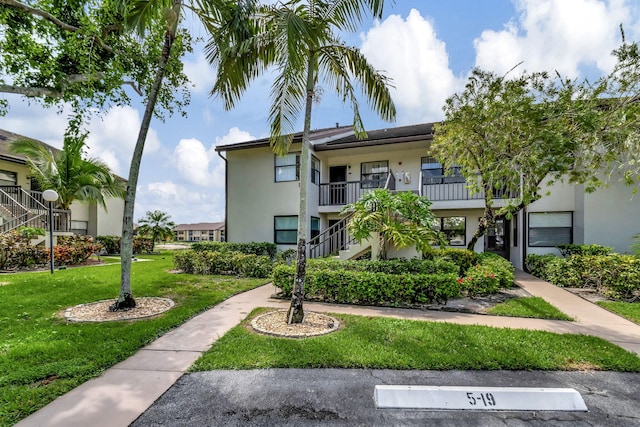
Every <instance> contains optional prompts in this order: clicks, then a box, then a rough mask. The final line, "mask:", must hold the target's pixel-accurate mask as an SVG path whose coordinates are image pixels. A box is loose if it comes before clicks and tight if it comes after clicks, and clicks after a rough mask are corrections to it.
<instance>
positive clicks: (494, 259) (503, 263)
mask: <svg viewBox="0 0 640 427" xmlns="http://www.w3.org/2000/svg"><path fill="white" fill-rule="evenodd" d="M478 261H479V263H480V264H481V265H483V266H485V267H488V268H489V269H490V270H491V272H492V273H493V274H495V276H496V277H497V278H498V281H499V282H500V288H505V289H506V288H510V287H512V286H513V285H514V281H515V276H514V274H513V271H514V268H513V264H511V262H510V261H507V260H506V259H504V258H502V257H501V256H500V255H498V254H494V253H492V252H484V253H481V254H478Z"/></svg>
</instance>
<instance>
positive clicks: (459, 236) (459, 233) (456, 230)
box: [436, 216, 467, 246]
mask: <svg viewBox="0 0 640 427" xmlns="http://www.w3.org/2000/svg"><path fill="white" fill-rule="evenodd" d="M436 229H437V230H439V231H440V232H441V233H442V234H444V236H445V239H446V241H447V244H448V245H449V246H465V245H466V244H467V218H466V217H464V216H447V217H442V218H438V222H437V223H436Z"/></svg>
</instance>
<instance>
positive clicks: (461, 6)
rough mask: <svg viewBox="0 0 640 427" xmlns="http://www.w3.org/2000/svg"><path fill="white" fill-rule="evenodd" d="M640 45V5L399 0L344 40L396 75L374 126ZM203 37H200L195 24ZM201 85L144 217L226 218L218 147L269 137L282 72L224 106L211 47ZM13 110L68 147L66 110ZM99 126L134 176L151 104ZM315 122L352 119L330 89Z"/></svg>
mask: <svg viewBox="0 0 640 427" xmlns="http://www.w3.org/2000/svg"><path fill="white" fill-rule="evenodd" d="M620 24H623V25H624V28H625V32H626V35H627V38H628V39H629V40H640V3H639V2H638V1H637V0H606V1H605V0H483V1H478V0H448V1H436V0H425V1H422V0H419V1H409V0H396V1H395V4H394V5H392V4H391V2H388V4H387V11H386V13H385V16H384V18H383V19H382V20H380V21H376V22H374V21H373V20H368V21H367V22H365V23H364V24H363V25H362V28H361V29H360V31H358V32H357V33H354V34H345V35H343V37H344V39H345V40H346V41H347V43H349V44H351V45H354V46H357V47H359V48H361V50H362V52H363V53H364V54H365V56H366V57H367V58H368V59H369V61H370V62H371V63H372V64H373V65H374V66H375V67H376V68H377V69H379V70H382V71H384V72H385V73H386V74H387V75H388V76H389V77H391V78H392V79H393V82H394V86H395V88H394V89H393V91H392V94H393V97H394V102H395V104H396V107H397V109H398V118H397V122H396V123H395V124H387V123H385V122H382V121H380V120H379V119H378V118H377V117H376V116H375V115H374V114H372V113H371V112H369V110H368V109H367V107H366V105H365V104H363V105H362V106H361V110H362V114H363V118H364V122H365V126H366V127H367V128H368V129H379V128H383V127H389V126H401V125H408V124H416V123H423V122H430V121H435V120H440V119H442V118H443V114H442V105H443V102H444V100H445V99H446V98H447V97H449V96H451V95H452V94H454V93H456V92H459V91H461V90H462V88H463V87H464V83H465V81H466V77H467V75H468V73H469V72H470V71H471V70H472V69H473V68H474V67H476V66H477V67H480V68H482V69H485V70H489V71H494V72H498V73H504V72H506V71H508V70H509V69H511V68H512V67H513V66H514V65H516V64H518V63H520V62H522V65H521V66H520V68H521V69H523V70H527V71H539V70H549V71H553V70H558V71H559V72H560V73H562V74H563V75H567V76H571V77H574V78H582V77H584V76H590V77H591V78H595V77H597V76H599V75H601V74H603V73H606V72H608V71H610V69H611V67H612V65H613V59H612V58H611V56H610V52H611V50H613V49H614V48H615V47H617V46H618V45H619V44H620V33H619V29H618V28H619V25H620ZM191 30H192V31H193V32H194V34H195V35H202V34H201V33H200V30H199V29H198V28H197V27H195V26H194V28H191ZM185 66H186V68H185V69H186V71H187V74H188V75H189V77H190V79H191V81H192V83H193V84H194V87H193V88H192V91H191V98H192V99H191V104H190V106H189V107H188V109H187V112H188V117H187V118H183V117H180V116H175V117H172V118H168V119H167V120H166V121H165V122H164V123H162V122H160V121H158V120H154V121H153V122H152V123H151V132H150V134H149V137H148V139H147V144H146V148H145V154H144V157H143V160H142V168H141V173H140V178H139V183H138V184H139V185H138V197H137V202H136V210H135V215H134V219H135V220H136V221H137V220H138V219H139V218H140V217H142V216H143V215H144V213H145V212H146V211H147V210H154V209H160V210H163V211H165V212H167V213H168V214H170V215H171V216H172V219H173V220H174V221H175V222H176V223H193V222H214V221H223V220H224V164H223V162H222V160H221V159H220V158H219V157H218V155H217V154H216V153H215V151H214V148H215V146H216V145H220V144H226V143H233V142H240V141H244V140H248V139H253V138H260V137H265V136H267V135H268V130H269V125H268V122H267V116H268V109H269V103H270V100H269V89H270V85H271V82H272V78H271V77H272V76H264V77H263V78H261V79H259V80H257V81H255V82H254V83H253V85H252V86H251V88H250V90H249V91H248V92H247V93H246V95H245V97H244V99H243V101H242V102H240V103H239V104H238V106H237V107H236V108H235V109H234V110H232V111H228V112H227V111H224V110H223V108H222V105H221V102H220V101H219V100H217V99H212V98H210V97H209V95H208V93H209V90H210V88H211V86H212V84H213V77H214V70H212V69H211V68H210V67H209V66H208V65H207V63H206V61H205V60H204V56H203V55H202V50H201V46H199V47H197V48H196V49H195V51H194V54H193V55H190V56H189V57H187V58H186V59H185ZM7 99H8V100H9V102H10V106H11V108H10V112H9V114H8V115H7V116H5V117H0V128H3V129H6V130H9V131H12V132H16V133H19V134H23V135H26V136H29V137H33V138H37V139H41V140H43V141H45V142H47V143H49V144H51V145H53V146H56V147H60V146H61V145H62V136H63V133H64V129H65V125H66V123H65V120H66V116H65V115H64V114H57V112H56V110H55V109H49V110H44V109H42V108H40V107H38V106H34V105H33V104H31V105H29V103H28V102H26V101H24V100H22V99H21V98H19V97H14V96H8V97H7ZM133 101H134V103H133V104H132V105H131V106H130V107H117V108H113V109H111V110H110V111H108V112H106V113H105V114H104V115H103V116H102V118H101V119H96V120H94V121H93V122H92V123H91V125H90V131H91V136H90V137H89V154H90V155H91V156H95V157H100V158H102V159H103V160H104V161H105V162H107V164H109V165H110V166H111V167H112V169H113V170H114V171H115V172H116V173H117V174H118V175H120V176H123V177H127V176H128V171H129V161H130V158H131V153H132V151H133V146H134V144H135V140H136V136H137V132H138V129H139V124H140V120H141V116H142V111H143V109H144V106H143V105H141V103H140V102H141V101H140V100H139V99H135V98H134V100H133ZM312 117H313V118H312V128H323V127H330V126H335V124H336V123H337V122H338V123H340V124H348V123H351V121H352V115H351V113H350V111H349V109H348V108H345V107H344V106H342V105H341V103H340V102H338V101H337V100H336V99H335V97H332V96H331V94H330V92H329V91H328V90H327V91H326V92H325V95H324V96H323V99H322V101H321V103H320V104H316V105H314V111H313V116H312Z"/></svg>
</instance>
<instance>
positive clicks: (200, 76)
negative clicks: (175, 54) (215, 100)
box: [184, 52, 216, 93]
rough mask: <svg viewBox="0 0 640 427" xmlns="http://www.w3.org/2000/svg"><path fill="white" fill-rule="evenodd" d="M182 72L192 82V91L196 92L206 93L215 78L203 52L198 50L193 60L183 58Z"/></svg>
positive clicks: (211, 86)
mask: <svg viewBox="0 0 640 427" xmlns="http://www.w3.org/2000/svg"><path fill="white" fill-rule="evenodd" d="M184 72H185V74H186V75H187V77H189V80H190V81H191V83H193V91H194V92H196V93H208V92H209V91H210V90H211V89H212V88H213V84H214V82H215V79H216V74H215V71H214V68H213V67H212V66H211V65H209V62H208V61H207V58H205V56H204V53H202V52H199V53H198V54H197V56H196V57H195V60H194V61H192V60H189V59H185V60H184Z"/></svg>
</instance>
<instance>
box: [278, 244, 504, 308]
mask: <svg viewBox="0 0 640 427" xmlns="http://www.w3.org/2000/svg"><path fill="white" fill-rule="evenodd" d="M438 252H440V253H443V254H446V255H445V256H446V257H447V259H448V260H447V259H445V258H444V257H441V258H439V257H437V256H436V251H433V253H432V254H431V255H432V256H433V258H432V259H425V260H417V259H412V260H404V259H396V260H387V261H340V260H338V259H333V258H324V259H311V260H309V261H308V262H307V280H306V284H305V298H309V299H313V300H318V301H325V302H339V303H346V304H372V305H394V306H395V305H405V306H413V305H416V304H426V303H431V302H433V301H438V302H441V301H444V302H446V301H447V299H448V298H455V297H459V296H461V295H462V294H463V293H464V294H466V295H468V296H471V297H475V296H479V295H488V294H492V293H495V292H497V291H498V289H500V288H509V287H511V286H513V282H514V274H513V266H512V265H511V263H510V262H509V261H507V260H505V259H503V258H501V257H500V256H498V255H496V254H491V253H487V254H475V253H473V252H469V251H466V250H461V249H453V250H443V251H438ZM452 258H455V259H456V260H457V261H458V262H459V263H460V265H462V266H467V265H468V266H469V267H468V268H467V269H466V270H465V271H464V274H463V275H462V277H459V274H458V273H459V271H460V265H456V264H455V263H454V262H452V261H450V259H452ZM471 261H475V263H474V264H471ZM343 273H344V274H343ZM352 273H353V274H352ZM294 275H295V267H294V266H277V267H275V268H274V285H275V286H277V287H278V288H280V289H282V291H283V294H284V295H290V294H291V290H292V287H293V281H294Z"/></svg>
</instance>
